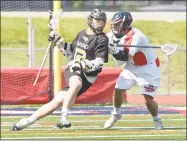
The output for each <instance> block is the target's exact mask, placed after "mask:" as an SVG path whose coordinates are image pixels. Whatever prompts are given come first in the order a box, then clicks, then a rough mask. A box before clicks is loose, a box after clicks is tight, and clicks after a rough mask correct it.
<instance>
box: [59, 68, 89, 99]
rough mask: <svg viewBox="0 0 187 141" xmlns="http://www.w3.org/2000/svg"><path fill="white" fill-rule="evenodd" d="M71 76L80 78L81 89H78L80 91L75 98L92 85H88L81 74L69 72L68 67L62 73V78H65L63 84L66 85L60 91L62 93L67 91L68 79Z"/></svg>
mask: <svg viewBox="0 0 187 141" xmlns="http://www.w3.org/2000/svg"><path fill="white" fill-rule="evenodd" d="M73 75H77V76H80V78H81V79H82V82H83V84H82V88H81V89H80V91H79V92H78V94H77V96H79V95H81V94H82V93H84V92H85V91H86V90H87V89H88V88H89V87H90V86H91V85H92V83H90V82H89V81H88V80H87V79H86V77H85V76H84V74H83V73H80V74H79V73H76V72H70V69H69V67H67V68H66V69H65V72H64V78H65V83H66V86H65V87H64V88H63V89H62V90H64V91H67V90H68V89H69V79H70V77H71V76H73Z"/></svg>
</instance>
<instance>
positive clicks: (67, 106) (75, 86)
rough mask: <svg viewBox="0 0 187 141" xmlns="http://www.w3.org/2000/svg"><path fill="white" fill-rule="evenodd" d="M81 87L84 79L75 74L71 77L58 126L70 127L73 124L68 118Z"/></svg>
mask: <svg viewBox="0 0 187 141" xmlns="http://www.w3.org/2000/svg"><path fill="white" fill-rule="evenodd" d="M81 87H82V79H81V78H80V76H77V75H74V76H72V77H70V79H69V88H68V90H67V95H66V96H65V97H64V102H63V107H62V113H61V118H60V120H59V121H58V122H57V127H59V128H63V127H66V128H68V127H70V126H71V123H70V122H69V121H68V119H67V117H68V113H69V111H70V110H71V108H72V107H73V105H74V103H75V100H76V98H77V94H78V92H79V91H80V89H81Z"/></svg>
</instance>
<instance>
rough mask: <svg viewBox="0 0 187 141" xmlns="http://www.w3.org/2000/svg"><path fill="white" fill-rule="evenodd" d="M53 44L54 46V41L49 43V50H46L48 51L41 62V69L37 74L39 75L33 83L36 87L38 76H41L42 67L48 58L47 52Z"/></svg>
mask: <svg viewBox="0 0 187 141" xmlns="http://www.w3.org/2000/svg"><path fill="white" fill-rule="evenodd" d="M51 46H52V42H49V45H48V47H47V50H46V52H45V55H44V58H43V61H42V64H41V66H40V69H39V71H38V74H37V76H36V79H35V81H34V84H33V86H34V87H35V86H36V83H37V81H38V78H39V76H40V73H41V70H42V68H43V66H44V63H45V60H46V58H47V54H48V52H49V49H50V48H51Z"/></svg>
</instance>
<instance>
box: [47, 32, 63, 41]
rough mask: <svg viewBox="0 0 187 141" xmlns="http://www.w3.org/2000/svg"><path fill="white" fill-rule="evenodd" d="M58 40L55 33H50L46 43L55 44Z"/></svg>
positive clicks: (58, 37)
mask: <svg viewBox="0 0 187 141" xmlns="http://www.w3.org/2000/svg"><path fill="white" fill-rule="evenodd" d="M60 38H61V37H60V36H59V35H58V34H57V33H56V32H55V31H51V32H50V33H49V36H48V41H50V42H54V43H56V42H57V41H58V40H60Z"/></svg>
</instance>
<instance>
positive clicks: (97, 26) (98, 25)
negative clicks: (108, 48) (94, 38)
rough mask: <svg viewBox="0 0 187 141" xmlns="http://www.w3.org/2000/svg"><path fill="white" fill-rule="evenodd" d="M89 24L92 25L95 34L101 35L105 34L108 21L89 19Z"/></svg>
mask: <svg viewBox="0 0 187 141" xmlns="http://www.w3.org/2000/svg"><path fill="white" fill-rule="evenodd" d="M89 23H90V28H91V29H92V31H93V32H95V33H101V32H103V29H104V28H105V24H106V21H104V20H102V19H94V18H91V19H89Z"/></svg>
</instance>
